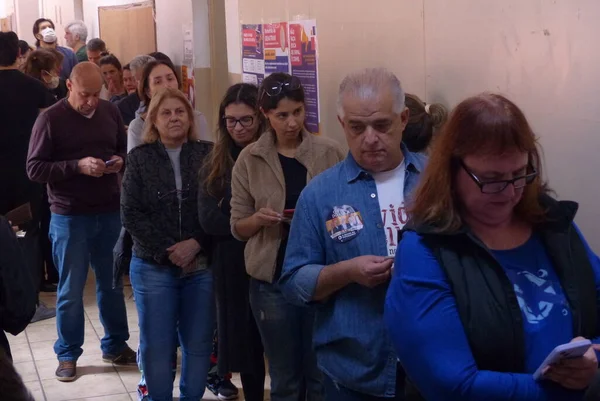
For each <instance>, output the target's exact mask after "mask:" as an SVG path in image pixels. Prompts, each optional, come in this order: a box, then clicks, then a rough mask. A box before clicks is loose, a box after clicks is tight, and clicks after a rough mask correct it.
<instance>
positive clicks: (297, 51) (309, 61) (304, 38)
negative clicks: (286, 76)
mask: <svg viewBox="0 0 600 401" xmlns="http://www.w3.org/2000/svg"><path fill="white" fill-rule="evenodd" d="M289 25H290V26H289V32H290V35H289V38H290V64H291V67H292V68H291V74H292V75H294V76H296V77H298V78H300V81H302V86H303V87H304V92H305V94H306V128H307V129H308V130H309V131H310V132H312V133H314V134H318V133H319V122H320V119H319V76H318V71H317V22H316V21H315V20H307V21H294V22H290V24H289Z"/></svg>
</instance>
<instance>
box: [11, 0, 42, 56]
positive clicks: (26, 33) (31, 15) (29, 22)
mask: <svg viewBox="0 0 600 401" xmlns="http://www.w3.org/2000/svg"><path fill="white" fill-rule="evenodd" d="M15 13H16V17H17V18H16V20H17V35H19V39H22V40H24V41H26V42H27V43H29V44H30V45H31V46H33V45H34V44H35V38H34V37H33V23H34V22H35V21H36V20H37V19H38V18H40V4H39V1H38V0H17V1H16V2H15Z"/></svg>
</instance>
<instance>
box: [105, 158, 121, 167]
mask: <svg viewBox="0 0 600 401" xmlns="http://www.w3.org/2000/svg"><path fill="white" fill-rule="evenodd" d="M118 160H119V159H112V160H107V161H105V162H104V164H106V167H110V166H112V165H113V164H115V163H116V162H117V161H118Z"/></svg>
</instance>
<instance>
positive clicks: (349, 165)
mask: <svg viewBox="0 0 600 401" xmlns="http://www.w3.org/2000/svg"><path fill="white" fill-rule="evenodd" d="M400 148H401V149H402V153H403V154H404V160H405V161H406V170H407V171H408V172H412V173H416V174H419V173H421V172H422V171H423V169H424V168H425V164H426V162H427V157H426V156H425V155H422V154H419V153H413V152H411V151H409V150H408V148H407V147H406V145H404V144H402V145H401V147H400ZM343 163H344V170H345V173H346V178H347V180H348V183H351V182H353V181H356V180H358V179H360V178H364V177H367V176H369V177H370V176H371V174H370V173H369V172H368V171H367V170H365V169H363V168H362V167H361V166H359V164H358V163H357V162H356V160H355V159H354V157H353V156H352V153H350V152H348V157H346V160H344V162H343Z"/></svg>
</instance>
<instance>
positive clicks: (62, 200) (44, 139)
mask: <svg viewBox="0 0 600 401" xmlns="http://www.w3.org/2000/svg"><path fill="white" fill-rule="evenodd" d="M114 155H117V156H120V157H122V158H123V160H125V157H126V155H127V133H126V132H125V125H124V124H123V120H122V118H121V114H120V113H119V110H118V109H117V107H116V106H114V105H113V104H111V103H109V102H107V101H104V100H100V103H99V104H98V108H97V109H96V112H95V113H94V115H93V116H92V117H91V118H88V117H85V116H83V115H82V114H80V113H78V112H77V111H76V110H75V109H73V108H72V107H71V105H70V104H69V102H68V101H67V100H66V99H65V100H62V101H60V102H58V103H57V104H55V105H54V106H52V107H50V108H49V109H47V110H46V111H45V112H43V113H41V114H40V115H39V117H38V119H37V121H36V123H35V125H34V127H33V131H32V133H31V140H30V142H29V155H28V157H27V175H28V176H29V178H30V179H31V180H32V181H36V182H40V183H45V184H48V199H49V201H50V209H51V210H52V212H53V213H56V214H61V215H85V214H100V213H110V212H117V211H118V210H119V196H120V187H119V177H118V174H106V175H103V176H102V177H99V178H96V177H90V176H87V175H84V174H81V173H80V172H79V169H78V167H77V164H78V162H79V160H81V159H84V158H86V157H95V158H98V159H101V160H104V161H106V160H110V158H111V157H112V156H114Z"/></svg>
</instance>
